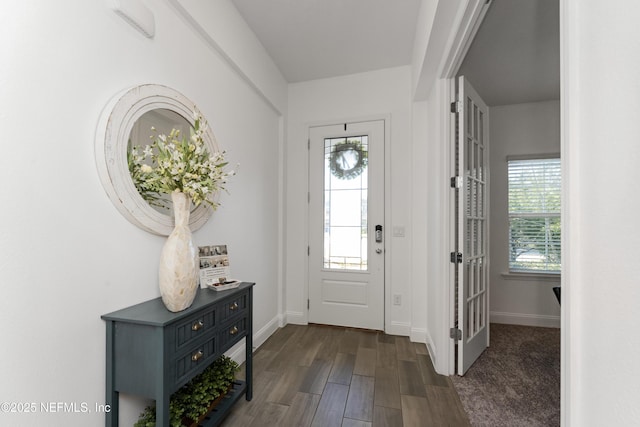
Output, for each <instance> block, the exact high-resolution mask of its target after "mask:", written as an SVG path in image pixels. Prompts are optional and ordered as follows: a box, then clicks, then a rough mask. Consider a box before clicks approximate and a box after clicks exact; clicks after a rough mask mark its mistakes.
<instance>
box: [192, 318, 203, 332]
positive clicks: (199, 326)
mask: <svg viewBox="0 0 640 427" xmlns="http://www.w3.org/2000/svg"><path fill="white" fill-rule="evenodd" d="M203 326H204V322H203V321H202V320H198V321H197V322H193V325H191V330H192V331H199V330H200V329H202V327H203Z"/></svg>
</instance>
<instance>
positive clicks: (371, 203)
mask: <svg viewBox="0 0 640 427" xmlns="http://www.w3.org/2000/svg"><path fill="white" fill-rule="evenodd" d="M384 125H385V123H384V120H377V121H370V122H358V123H347V124H340V125H334V126H318V127H311V128H310V129H309V322H310V323H321V324H330V325H340V326H350V327H357V328H366V329H375V330H384V234H385V233H384V229H383V226H384V135H385V131H384Z"/></svg>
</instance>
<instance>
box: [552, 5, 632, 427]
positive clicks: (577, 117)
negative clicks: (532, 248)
mask: <svg viewBox="0 0 640 427" xmlns="http://www.w3.org/2000/svg"><path fill="white" fill-rule="evenodd" d="M561 6H562V9H561V15H560V16H561V28H562V40H563V46H562V51H563V52H564V54H563V69H562V87H563V93H562V97H563V101H562V102H563V104H562V111H563V118H564V123H563V151H562V156H563V168H564V171H566V173H565V176H566V178H565V188H564V193H563V194H564V196H565V198H564V206H563V208H564V210H563V213H564V215H563V237H564V241H563V244H564V246H563V248H567V249H568V251H565V250H564V249H563V258H564V259H563V284H562V286H563V289H564V290H566V291H567V292H566V293H563V295H562V296H563V302H562V309H563V325H562V328H563V333H565V334H566V335H565V338H564V340H563V341H564V342H563V344H564V346H563V357H564V360H565V364H564V366H563V368H566V369H565V370H564V371H563V376H564V379H565V382H564V392H565V395H566V396H567V399H566V402H565V403H566V406H565V407H564V408H563V410H564V414H565V419H566V420H569V421H570V422H568V423H566V424H565V425H572V426H602V425H617V426H631V425H638V423H639V420H640V406H639V405H638V402H639V401H640V383H639V382H638V378H640V363H638V354H640V335H639V334H638V333H637V329H638V326H640V311H639V310H638V302H639V301H640V286H638V283H639V282H640V280H639V278H640V262H638V258H637V256H636V250H637V249H638V246H639V245H640V230H639V229H638V212H640V198H639V197H638V191H637V188H636V185H635V184H636V183H637V182H638V179H639V178H640V174H639V173H638V164H640V144H639V141H640V128H639V127H638V116H639V114H640V102H639V101H638V99H639V98H638V96H637V94H638V93H640V80H638V69H640V48H639V47H640V46H639V44H638V41H639V40H640V29H639V28H638V25H637V22H638V21H639V20H640V3H638V2H636V1H631V0H626V1H625V0H614V1H608V2H606V3H602V2H584V1H581V0H562V1H561ZM565 295H567V298H565ZM567 332H568V333H567ZM567 392H568V394H567Z"/></svg>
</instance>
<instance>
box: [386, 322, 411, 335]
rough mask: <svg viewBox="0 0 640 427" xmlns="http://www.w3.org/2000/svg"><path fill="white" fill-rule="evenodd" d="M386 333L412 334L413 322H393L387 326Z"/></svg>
mask: <svg viewBox="0 0 640 427" xmlns="http://www.w3.org/2000/svg"><path fill="white" fill-rule="evenodd" d="M384 332H385V333H387V334H389V335H400V336H403V337H408V336H411V324H410V323H407V322H391V324H390V325H387V327H386V328H385V331H384Z"/></svg>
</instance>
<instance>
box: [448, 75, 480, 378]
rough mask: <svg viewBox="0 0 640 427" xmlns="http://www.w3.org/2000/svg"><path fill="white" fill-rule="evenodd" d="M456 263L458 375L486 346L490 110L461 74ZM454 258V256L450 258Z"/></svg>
mask: <svg viewBox="0 0 640 427" xmlns="http://www.w3.org/2000/svg"><path fill="white" fill-rule="evenodd" d="M458 106H459V107H458V137H457V144H458V146H457V149H456V152H457V166H456V169H457V171H456V175H457V176H458V180H457V181H458V183H459V185H458V186H457V187H458V188H457V190H456V192H457V204H456V206H457V221H456V222H457V254H454V255H456V257H457V258H458V259H452V261H454V262H456V263H457V264H456V265H457V274H456V277H457V282H458V291H457V292H458V307H457V310H458V329H459V330H460V331H461V336H460V338H461V339H460V341H458V370H457V371H458V375H464V373H465V372H466V371H467V370H468V369H469V367H470V366H471V365H472V364H473V362H475V361H476V359H477V358H478V357H479V356H480V354H482V352H483V351H484V350H485V349H486V348H487V347H488V345H489V322H488V312H489V289H488V278H489V256H488V249H489V243H488V242H489V235H488V206H489V203H488V199H489V188H488V179H489V175H488V168H487V164H488V160H489V152H488V148H489V139H488V135H489V126H488V123H489V109H488V108H487V106H486V104H485V103H484V101H483V100H482V99H481V98H480V96H479V95H478V93H477V92H476V91H475V90H474V89H473V88H472V87H471V85H470V84H469V82H467V81H466V80H465V78H464V77H460V78H459V79H458ZM454 258H455V257H454Z"/></svg>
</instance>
